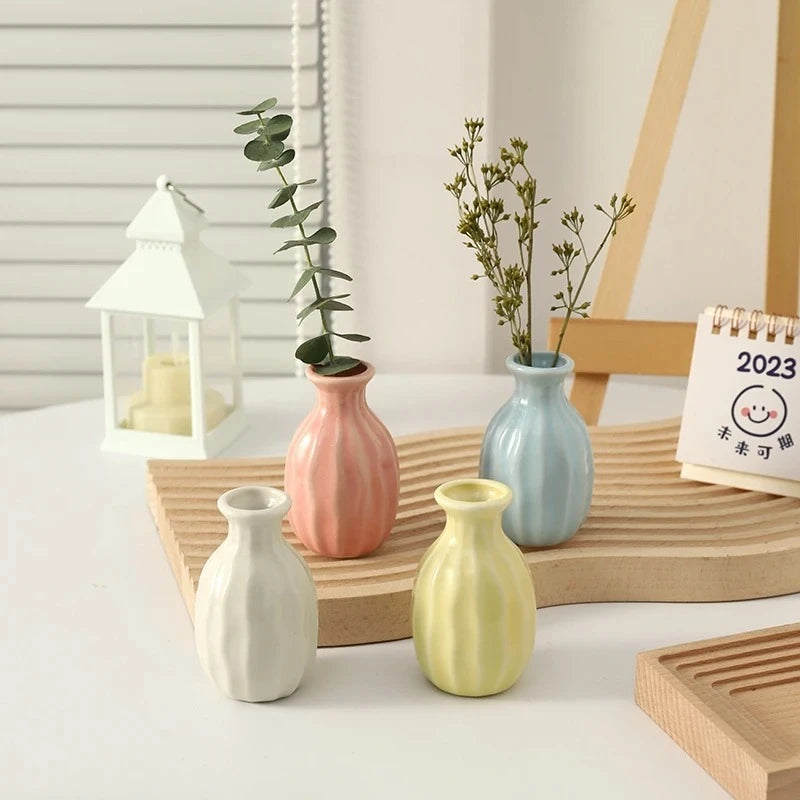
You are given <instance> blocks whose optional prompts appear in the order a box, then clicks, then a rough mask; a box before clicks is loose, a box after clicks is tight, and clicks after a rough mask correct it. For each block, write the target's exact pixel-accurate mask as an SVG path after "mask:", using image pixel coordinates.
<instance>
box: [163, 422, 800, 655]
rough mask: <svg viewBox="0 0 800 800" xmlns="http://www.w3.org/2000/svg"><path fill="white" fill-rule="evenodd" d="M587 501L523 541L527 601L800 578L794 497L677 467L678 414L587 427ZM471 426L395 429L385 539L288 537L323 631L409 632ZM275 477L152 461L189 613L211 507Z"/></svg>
mask: <svg viewBox="0 0 800 800" xmlns="http://www.w3.org/2000/svg"><path fill="white" fill-rule="evenodd" d="M591 434H592V441H593V445H594V451H595V462H596V471H597V476H596V481H595V491H594V497H593V502H592V511H591V514H590V516H589V519H588V520H587V522H586V524H585V525H584V527H583V528H582V529H581V531H579V533H578V534H577V536H575V538H574V539H572V541H570V542H568V543H567V544H565V545H561V546H560V547H555V548H548V549H541V550H527V551H526V552H525V558H526V559H527V561H528V563H529V564H530V566H531V571H532V572H533V577H534V581H535V584H536V599H537V604H538V606H539V607H540V608H541V607H544V606H552V605H560V604H564V603H591V602H606V601H622V600H660V601H697V600H742V599H748V598H754V597H769V596H772V595H778V594H788V593H791V592H796V591H800V500H796V499H791V498H784V497H774V496H771V495H766V494H759V493H756V492H747V491H742V490H740V489H731V488H729V487H725V486H712V485H707V484H701V483H693V482H691V481H685V480H682V479H681V478H680V476H679V472H680V465H679V464H678V463H676V462H675V460H674V455H675V447H676V442H677V436H678V421H677V420H670V421H666V422H658V423H652V424H648V425H632V426H623V427H615V428H595V429H593V430H592V431H591ZM481 436H482V431H480V430H478V429H470V430H450V431H439V432H437V433H430V434H424V435H417V436H406V437H403V438H400V439H398V441H397V446H398V452H399V456H400V476H401V478H400V509H399V513H398V516H397V522H396V524H395V527H394V529H393V531H392V535H391V536H390V537H389V539H388V541H387V542H386V544H384V545H383V546H382V547H381V548H380V549H379V550H378V551H377V552H376V553H374V554H372V555H371V556H368V557H367V558H361V559H355V560H349V561H336V560H330V559H326V558H322V557H321V556H317V555H314V554H313V553H309V552H308V551H307V550H305V549H304V548H303V547H302V546H301V545H300V544H299V543H298V542H297V540H296V539H295V538H294V536H293V535H292V533H291V530H290V528H289V527H288V525H287V527H286V528H285V533H286V535H287V537H288V539H289V541H290V542H291V543H292V544H293V545H294V546H295V547H297V548H298V550H299V552H300V553H302V555H303V556H304V557H305V558H306V559H307V561H308V562H309V565H310V566H311V570H312V573H313V574H314V579H315V581H316V584H317V591H318V595H319V602H320V639H319V640H320V644H321V645H323V646H324V645H342V644H360V643H364V642H380V641H388V640H390V639H403V638H406V637H408V636H410V635H411V628H410V622H409V611H410V598H411V586H412V583H413V579H414V572H415V570H416V567H417V562H418V561H419V558H420V556H421V555H422V554H423V553H424V552H425V550H426V548H427V547H428V546H429V545H430V543H431V542H432V541H433V540H434V539H435V538H436V536H437V535H438V534H439V533H440V531H441V529H442V525H443V522H444V515H443V513H442V512H441V510H440V509H439V508H438V506H437V505H436V504H435V503H434V501H433V490H434V489H435V488H436V487H437V486H438V485H439V484H441V483H444V482H445V481H447V480H450V479H452V478H457V477H468V476H474V475H475V474H477V465H478V453H479V450H480V443H481ZM252 483H258V484H268V485H271V486H277V487H280V486H282V485H283V459H282V458H268V459H248V460H235V461H151V462H150V463H149V465H148V496H149V503H150V508H151V510H152V513H153V516H154V518H155V519H156V522H157V524H158V529H159V533H160V536H161V539H162V542H163V544H164V548H165V550H166V552H167V555H168V557H169V560H170V564H171V565H172V569H173V571H174V573H175V577H176V579H177V581H178V585H179V587H180V590H181V594H182V596H183V599H184V601H185V602H186V606H187V608H188V609H189V613H190V614H191V613H192V610H193V606H194V593H195V588H196V586H197V579H198V577H199V575H200V570H201V569H202V567H203V564H204V563H205V561H206V559H207V558H208V556H209V555H210V554H211V553H212V552H213V550H214V549H215V548H216V547H217V546H218V545H219V544H220V542H221V541H222V540H223V538H224V537H225V533H226V523H225V520H224V518H223V517H222V515H221V514H220V513H219V511H218V510H217V507H216V501H217V497H219V495H220V494H222V493H223V492H224V491H227V490H228V489H231V488H233V487H234V486H241V485H243V484H252Z"/></svg>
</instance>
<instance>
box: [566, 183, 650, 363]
mask: <svg viewBox="0 0 800 800" xmlns="http://www.w3.org/2000/svg"><path fill="white" fill-rule="evenodd" d="M609 206H610V207H611V210H610V211H606V209H605V208H603V206H601V205H600V203H595V206H594V207H595V209H597V211H599V212H600V213H601V214H604V215H605V216H606V217H608V219H609V223H608V228H607V229H606V232H605V235H604V236H603V238H602V239H601V241H600V244H599V245H598V246H597V249H596V250H595V251H594V254H593V255H592V257H591V258H590V257H589V256H588V255H587V253H586V245H584V243H583V237H582V235H581V231H582V230H583V223H584V216H583V214H581V213H580V212H579V211H578V209H577V208H575V207H574V206H573V208H572V211H565V212H564V213H563V214H562V215H561V224H562V225H563V226H564V227H565V228H566V229H567V230H568V231H569V232H570V233H572V234H573V236H574V237H575V238H576V239H577V242H578V245H579V247H575V246H574V245H573V244H572V243H571V242H570V241H569V240H568V239H565V240H564V241H563V242H562V243H561V244H554V245H553V252H554V253H555V254H556V256H557V257H558V260H559V261H560V262H561V267H560V268H559V269H554V270H553V271H552V272H551V273H550V274H551V275H563V276H564V281H565V284H566V285H565V287H564V289H563V291H560V292H556V293H555V294H554V295H553V298H554V299H555V300H558V303H557V304H556V305H552V306H550V310H551V311H560V310H561V309H563V310H564V311H565V312H566V314H565V315H564V321H563V322H562V323H561V330H560V331H559V334H558V341H557V343H556V349H555V353H554V354H553V364H552V366H556V364H558V356H559V353H560V352H561V344H562V342H563V341H564V334H565V333H566V332H567V326H568V325H569V321H570V318H571V317H572V316H573V314H574V315H575V316H578V317H583V318H586V317H588V316H589V306H591V302H590V301H589V300H585V301H584V302H583V303H580V296H581V290H582V289H583V285H584V284H585V283H586V278H587V277H588V276H589V270H590V269H591V268H592V266H593V265H594V262H595V261H597V257H598V256H599V255H600V253H601V252H602V250H603V248H604V247H605V246H606V242H607V241H608V240H609V238H610V237H611V236H616V235H617V223H618V222H621V221H622V220H623V219H625V218H626V217H629V216H630V215H631V214H633V212H634V211H635V210H636V206H635V204H634V203H633V201H632V200H631V198H630V197H628V195H627V194H624V195H622V197H619V198H618V197H617V195H616V194H614V195H612V196H611V200H610V201H609ZM579 256H583V262H584V263H583V274H582V275H581V277H580V279H579V280H578V285H577V286H573V283H572V275H571V274H570V269H571V268H572V265H573V262H574V261H575V259H576V258H578V257H579Z"/></svg>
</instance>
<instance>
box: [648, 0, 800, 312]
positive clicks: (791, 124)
mask: <svg viewBox="0 0 800 800" xmlns="http://www.w3.org/2000/svg"><path fill="white" fill-rule="evenodd" d="M779 9H780V10H779V15H778V64H777V69H776V73H775V129H774V133H773V144H772V190H771V194H770V208H769V242H768V250H767V292H766V305H765V310H766V311H768V312H769V313H770V314H782V315H785V316H790V317H794V316H797V310H798V308H797V303H798V301H797V295H798V290H800V110H799V109H800V49H798V48H800V2H799V1H798V0H780V6H779ZM634 216H635V215H634Z"/></svg>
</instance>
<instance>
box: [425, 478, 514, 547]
mask: <svg viewBox="0 0 800 800" xmlns="http://www.w3.org/2000/svg"><path fill="white" fill-rule="evenodd" d="M434 498H435V499H436V502H437V503H438V504H439V505H440V506H441V507H442V508H443V509H444V512H445V514H446V515H447V522H446V523H445V527H444V531H442V536H443V537H444V538H445V539H451V540H452V541H453V542H457V543H459V544H463V545H466V546H469V547H476V548H478V549H483V548H490V547H493V546H494V543H495V542H496V541H497V537H501V536H503V528H502V525H501V519H502V514H503V511H504V510H505V509H506V508H508V506H509V504H510V503H511V490H510V489H509V488H508V486H505V485H504V484H502V483H498V482H497V481H491V480H486V479H485V478H461V479H458V480H454V481H449V482H448V483H444V484H442V485H441V486H440V487H439V488H438V489H437V490H436V491H435V492H434Z"/></svg>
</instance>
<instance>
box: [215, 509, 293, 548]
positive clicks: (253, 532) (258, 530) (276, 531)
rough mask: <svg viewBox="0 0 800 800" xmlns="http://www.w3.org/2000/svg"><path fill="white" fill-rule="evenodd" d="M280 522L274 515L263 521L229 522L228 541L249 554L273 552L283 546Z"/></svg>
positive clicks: (255, 519)
mask: <svg viewBox="0 0 800 800" xmlns="http://www.w3.org/2000/svg"><path fill="white" fill-rule="evenodd" d="M282 538H283V537H282V535H281V525H280V520H277V519H275V518H274V517H273V516H272V515H269V516H265V517H264V518H262V519H258V518H254V519H249V520H241V519H232V520H229V521H228V541H229V542H230V543H231V544H232V545H233V546H234V547H236V549H237V550H244V551H246V552H248V553H260V552H272V551H274V550H275V548H276V547H278V546H279V545H280V544H281V540H282Z"/></svg>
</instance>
